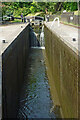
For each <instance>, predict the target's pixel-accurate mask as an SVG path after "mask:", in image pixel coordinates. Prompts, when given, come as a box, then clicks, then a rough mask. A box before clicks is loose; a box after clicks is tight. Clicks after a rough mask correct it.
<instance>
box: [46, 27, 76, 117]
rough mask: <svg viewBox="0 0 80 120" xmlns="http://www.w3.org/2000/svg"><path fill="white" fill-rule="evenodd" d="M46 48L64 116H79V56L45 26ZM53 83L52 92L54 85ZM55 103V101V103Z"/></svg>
mask: <svg viewBox="0 0 80 120" xmlns="http://www.w3.org/2000/svg"><path fill="white" fill-rule="evenodd" d="M45 48H46V56H47V63H48V67H49V70H50V71H51V73H50V74H51V76H52V80H51V79H50V80H49V82H52V81H53V83H54V84H55V87H56V90H57V94H58V98H59V102H60V108H61V110H62V113H63V116H64V118H78V77H77V74H78V56H77V54H76V53H74V52H73V51H72V50H71V49H70V48H69V47H68V46H67V45H66V44H65V43H63V42H62V41H61V40H60V38H59V37H57V35H55V34H54V33H52V32H51V31H50V30H49V29H48V28H47V27H46V26H45ZM54 84H52V83H51V93H52V96H53V94H55V93H53V92H52V91H53V86H54ZM54 104H55V103H54Z"/></svg>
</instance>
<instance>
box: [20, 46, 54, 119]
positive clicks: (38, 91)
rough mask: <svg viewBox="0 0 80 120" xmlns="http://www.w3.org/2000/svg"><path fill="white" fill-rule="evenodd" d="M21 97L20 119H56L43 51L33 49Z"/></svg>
mask: <svg viewBox="0 0 80 120" xmlns="http://www.w3.org/2000/svg"><path fill="white" fill-rule="evenodd" d="M28 61H29V62H28V64H27V66H26V71H25V80H24V84H23V88H22V93H21V97H20V109H19V114H18V118H24V119H26V117H27V118H56V116H55V114H54V113H53V112H51V113H50V110H51V108H52V106H53V103H52V100H51V96H50V86H49V84H48V78H47V74H46V67H45V61H44V56H43V53H42V50H41V49H33V48H32V49H31V51H30V55H29V60H28Z"/></svg>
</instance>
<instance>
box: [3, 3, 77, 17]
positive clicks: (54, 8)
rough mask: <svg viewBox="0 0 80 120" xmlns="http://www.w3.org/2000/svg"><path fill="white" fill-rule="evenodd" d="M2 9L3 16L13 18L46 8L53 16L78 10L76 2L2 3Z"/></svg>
mask: <svg viewBox="0 0 80 120" xmlns="http://www.w3.org/2000/svg"><path fill="white" fill-rule="evenodd" d="M2 4H3V5H5V6H4V7H2V13H3V15H5V14H6V15H9V14H13V15H14V16H20V15H21V13H23V15H24V16H26V15H28V14H30V13H36V12H44V13H45V9H46V8H47V10H48V12H51V13H52V14H55V13H57V12H59V11H60V12H61V11H62V10H66V11H75V10H77V9H78V7H77V2H3V3H2Z"/></svg>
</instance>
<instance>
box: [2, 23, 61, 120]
mask: <svg viewBox="0 0 80 120" xmlns="http://www.w3.org/2000/svg"><path fill="white" fill-rule="evenodd" d="M45 59H46V57H45V42H44V27H43V26H34V29H33V27H31V26H29V25H28V26H27V27H26V28H25V29H24V30H23V31H22V32H21V34H20V35H19V36H18V37H17V38H16V39H15V40H14V42H13V43H12V44H11V45H10V46H9V47H8V48H7V50H6V51H5V52H4V53H3V55H2V65H3V67H2V71H3V72H2V81H3V82H2V85H3V88H2V94H3V96H2V118H23V119H26V118H57V117H58V118H59V117H60V114H59V112H60V111H59V107H57V109H55V108H54V105H53V101H52V99H51V94H50V86H49V81H48V76H47V67H46V64H45Z"/></svg>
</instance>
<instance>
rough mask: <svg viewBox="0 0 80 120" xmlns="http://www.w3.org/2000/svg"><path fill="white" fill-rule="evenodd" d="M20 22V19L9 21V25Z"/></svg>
mask: <svg viewBox="0 0 80 120" xmlns="http://www.w3.org/2000/svg"><path fill="white" fill-rule="evenodd" d="M16 22H21V19H14V21H11V23H16Z"/></svg>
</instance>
